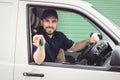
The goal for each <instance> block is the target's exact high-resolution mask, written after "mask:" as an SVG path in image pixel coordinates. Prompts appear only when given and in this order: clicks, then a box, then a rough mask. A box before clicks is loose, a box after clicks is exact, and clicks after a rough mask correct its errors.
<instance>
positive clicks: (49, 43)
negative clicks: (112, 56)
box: [33, 9, 99, 64]
mask: <svg viewBox="0 0 120 80" xmlns="http://www.w3.org/2000/svg"><path fill="white" fill-rule="evenodd" d="M40 23H41V26H40V27H39V31H38V32H37V34H36V35H34V36H33V52H34V54H33V59H34V61H35V63H36V64H42V63H43V62H44V61H47V62H55V60H56V57H57V55H58V52H59V50H60V49H61V48H62V49H63V50H67V49H69V50H72V51H79V50H82V49H83V48H85V47H86V45H87V44H88V43H96V42H98V41H99V38H98V37H91V38H89V39H86V40H83V41H80V42H73V41H72V40H70V39H68V38H67V37H66V36H65V35H64V34H63V33H62V32H59V31H56V29H57V24H58V15H57V12H56V11H55V10H52V9H47V10H45V11H44V12H43V14H42V16H41V20H40ZM40 40H42V45H40V44H39V43H40V42H39V41H40Z"/></svg>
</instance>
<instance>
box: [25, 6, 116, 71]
mask: <svg viewBox="0 0 120 80" xmlns="http://www.w3.org/2000/svg"><path fill="white" fill-rule="evenodd" d="M47 8H48V7H44V6H35V5H28V6H27V11H28V14H29V15H28V30H29V31H28V32H29V46H30V47H29V48H30V49H29V51H30V52H29V54H28V57H29V58H28V60H29V64H35V63H34V60H33V53H32V37H33V35H35V34H36V32H37V30H38V27H39V26H40V25H41V24H40V17H41V14H42V12H43V11H44V10H45V9H47ZM49 8H50V7H49ZM51 8H52V9H55V10H56V11H57V13H58V17H59V21H58V26H57V31H61V32H63V33H64V34H65V35H66V36H67V37H68V38H69V39H71V40H73V41H75V42H77V41H81V40H84V39H87V38H89V37H90V36H91V34H92V33H95V34H97V35H98V36H99V38H100V42H99V43H98V44H97V45H88V46H87V47H86V48H85V49H83V50H81V51H78V52H72V51H69V50H66V51H63V52H64V61H63V62H57V61H56V62H44V63H43V64H42V65H43V66H55V67H67V68H85V69H96V70H106V69H108V68H109V66H108V64H109V58H110V56H111V51H112V47H111V45H114V42H112V41H111V40H110V38H109V37H108V36H106V35H105V33H104V32H103V31H102V30H101V29H99V27H98V25H97V24H96V23H94V22H93V21H92V19H89V18H88V17H89V16H87V15H83V14H81V13H79V12H77V11H73V10H70V9H61V8H60V9H59V8H53V7H51ZM106 40H108V41H110V42H111V43H112V44H109V42H108V41H106ZM82 53H84V54H85V55H86V54H87V53H89V54H91V55H88V54H87V57H84V58H83V57H82V56H83V55H82V56H81V54H82ZM96 66H97V67H96ZM100 67H101V68H100Z"/></svg>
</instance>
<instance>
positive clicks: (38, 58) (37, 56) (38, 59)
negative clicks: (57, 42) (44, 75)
mask: <svg viewBox="0 0 120 80" xmlns="http://www.w3.org/2000/svg"><path fill="white" fill-rule="evenodd" d="M33 59H34V61H35V63H36V64H42V63H43V61H44V59H45V46H44V45H43V46H41V47H40V48H37V50H36V51H35V52H34V55H33Z"/></svg>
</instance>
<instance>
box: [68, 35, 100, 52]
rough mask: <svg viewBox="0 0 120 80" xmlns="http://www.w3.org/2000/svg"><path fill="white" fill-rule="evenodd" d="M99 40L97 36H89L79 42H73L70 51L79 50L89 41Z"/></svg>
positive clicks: (95, 41)
mask: <svg viewBox="0 0 120 80" xmlns="http://www.w3.org/2000/svg"><path fill="white" fill-rule="evenodd" d="M98 41H99V38H98V37H96V36H95V37H90V38H89V39H86V40H83V41H80V42H75V43H74V44H73V46H72V47H71V48H70V50H72V51H80V50H82V49H84V48H85V47H86V46H87V45H88V44H89V43H97V42H98Z"/></svg>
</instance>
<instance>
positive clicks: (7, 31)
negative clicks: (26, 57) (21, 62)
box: [0, 0, 17, 80]
mask: <svg viewBox="0 0 120 80" xmlns="http://www.w3.org/2000/svg"><path fill="white" fill-rule="evenodd" d="M16 23H17V4H16V1H14V2H13V1H12V0H11V1H10V0H9V1H8V0H6V1H5V0H0V55H1V56H0V80H13V73H14V53H15V38H16Z"/></svg>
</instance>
